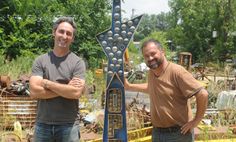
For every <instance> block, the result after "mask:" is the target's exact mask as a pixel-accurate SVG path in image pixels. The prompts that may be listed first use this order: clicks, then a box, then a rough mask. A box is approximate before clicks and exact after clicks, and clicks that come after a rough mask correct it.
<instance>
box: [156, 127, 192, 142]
mask: <svg viewBox="0 0 236 142" xmlns="http://www.w3.org/2000/svg"><path fill="white" fill-rule="evenodd" d="M152 142H194V133H193V132H188V133H186V134H181V130H180V128H179V129H176V130H174V131H166V130H165V131H162V130H160V129H159V128H153V129H152Z"/></svg>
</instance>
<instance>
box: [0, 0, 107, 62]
mask: <svg viewBox="0 0 236 142" xmlns="http://www.w3.org/2000/svg"><path fill="white" fill-rule="evenodd" d="M109 8H110V1H109V0H80V1H78V0H68V1H64V0H52V1H48V0H3V1H1V2H0V33H2V34H0V51H3V54H4V55H5V59H7V60H12V59H15V58H17V57H18V56H21V55H22V54H23V53H24V54H25V53H26V52H27V54H30V53H29V52H31V53H34V54H41V53H42V52H46V51H47V50H49V49H51V48H52V46H53V39H52V23H53V20H55V19H56V18H57V17H59V16H62V15H63V16H64V15H65V16H71V17H73V18H74V19H75V22H76V24H77V27H78V29H77V36H76V38H75V42H74V44H73V45H72V47H71V49H72V51H75V52H76V53H78V54H87V53H86V52H80V51H78V47H81V46H83V44H88V43H89V45H92V44H94V46H90V48H89V50H90V49H91V48H92V52H93V51H94V52H97V53H100V49H98V48H97V47H98V43H97V41H96V39H95V36H96V34H97V33H99V32H101V31H103V30H104V29H106V28H108V27H109V25H110V16H109V15H108V14H109V11H111V9H109ZM93 47H95V48H93ZM82 51H88V50H82ZM89 54H90V53H89ZM92 55H93V53H92ZM84 57H85V58H86V60H88V61H89V63H94V61H96V60H95V59H94V58H92V57H89V56H87V55H84ZM92 60H93V61H92ZM89 66H92V67H94V66H96V64H92V65H89Z"/></svg>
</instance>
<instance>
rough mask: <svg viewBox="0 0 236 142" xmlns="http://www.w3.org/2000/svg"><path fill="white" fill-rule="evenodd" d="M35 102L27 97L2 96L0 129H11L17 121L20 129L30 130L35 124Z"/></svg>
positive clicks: (0, 102)
mask: <svg viewBox="0 0 236 142" xmlns="http://www.w3.org/2000/svg"><path fill="white" fill-rule="evenodd" d="M36 106H37V101H36V100H32V99H31V98H30V97H29V96H15V95H14V96H12V95H4V96H1V98H0V127H1V128H3V129H5V128H9V127H10V128H12V127H13V124H14V122H15V121H19V122H20V123H21V125H22V128H31V127H33V125H34V123H35V118H36Z"/></svg>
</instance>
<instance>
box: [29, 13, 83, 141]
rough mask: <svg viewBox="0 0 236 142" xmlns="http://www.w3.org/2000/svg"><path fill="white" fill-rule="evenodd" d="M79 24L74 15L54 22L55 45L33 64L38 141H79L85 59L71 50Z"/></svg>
mask: <svg viewBox="0 0 236 142" xmlns="http://www.w3.org/2000/svg"><path fill="white" fill-rule="evenodd" d="M75 32H76V26H75V23H74V21H73V19H72V18H70V17H60V18H59V19H58V20H57V21H56V22H55V24H54V27H53V36H54V48H53V50H52V51H50V52H48V53H46V54H43V55H41V56H39V57H38V58H37V59H36V60H35V62H34V64H33V67H32V76H31V78H30V96H31V97H32V98H35V99H37V100H38V103H37V119H36V126H35V133H34V141H36V142H49V141H53V142H55V141H56V142H78V141H79V124H78V122H77V121H78V118H77V117H78V116H77V113H78V99H79V97H80V96H81V95H82V93H83V90H84V85H85V64H84V61H83V60H82V59H81V58H80V57H78V56H76V55H75V54H74V53H72V52H71V51H70V49H69V47H70V45H71V43H72V42H73V40H74V36H75Z"/></svg>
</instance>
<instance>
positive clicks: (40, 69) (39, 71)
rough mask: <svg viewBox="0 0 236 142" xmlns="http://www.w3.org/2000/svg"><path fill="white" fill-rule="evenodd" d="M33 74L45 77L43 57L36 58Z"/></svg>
mask: <svg viewBox="0 0 236 142" xmlns="http://www.w3.org/2000/svg"><path fill="white" fill-rule="evenodd" d="M32 76H41V77H43V67H42V63H41V58H39V57H38V58H36V60H35V61H34V63H33V66H32Z"/></svg>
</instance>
